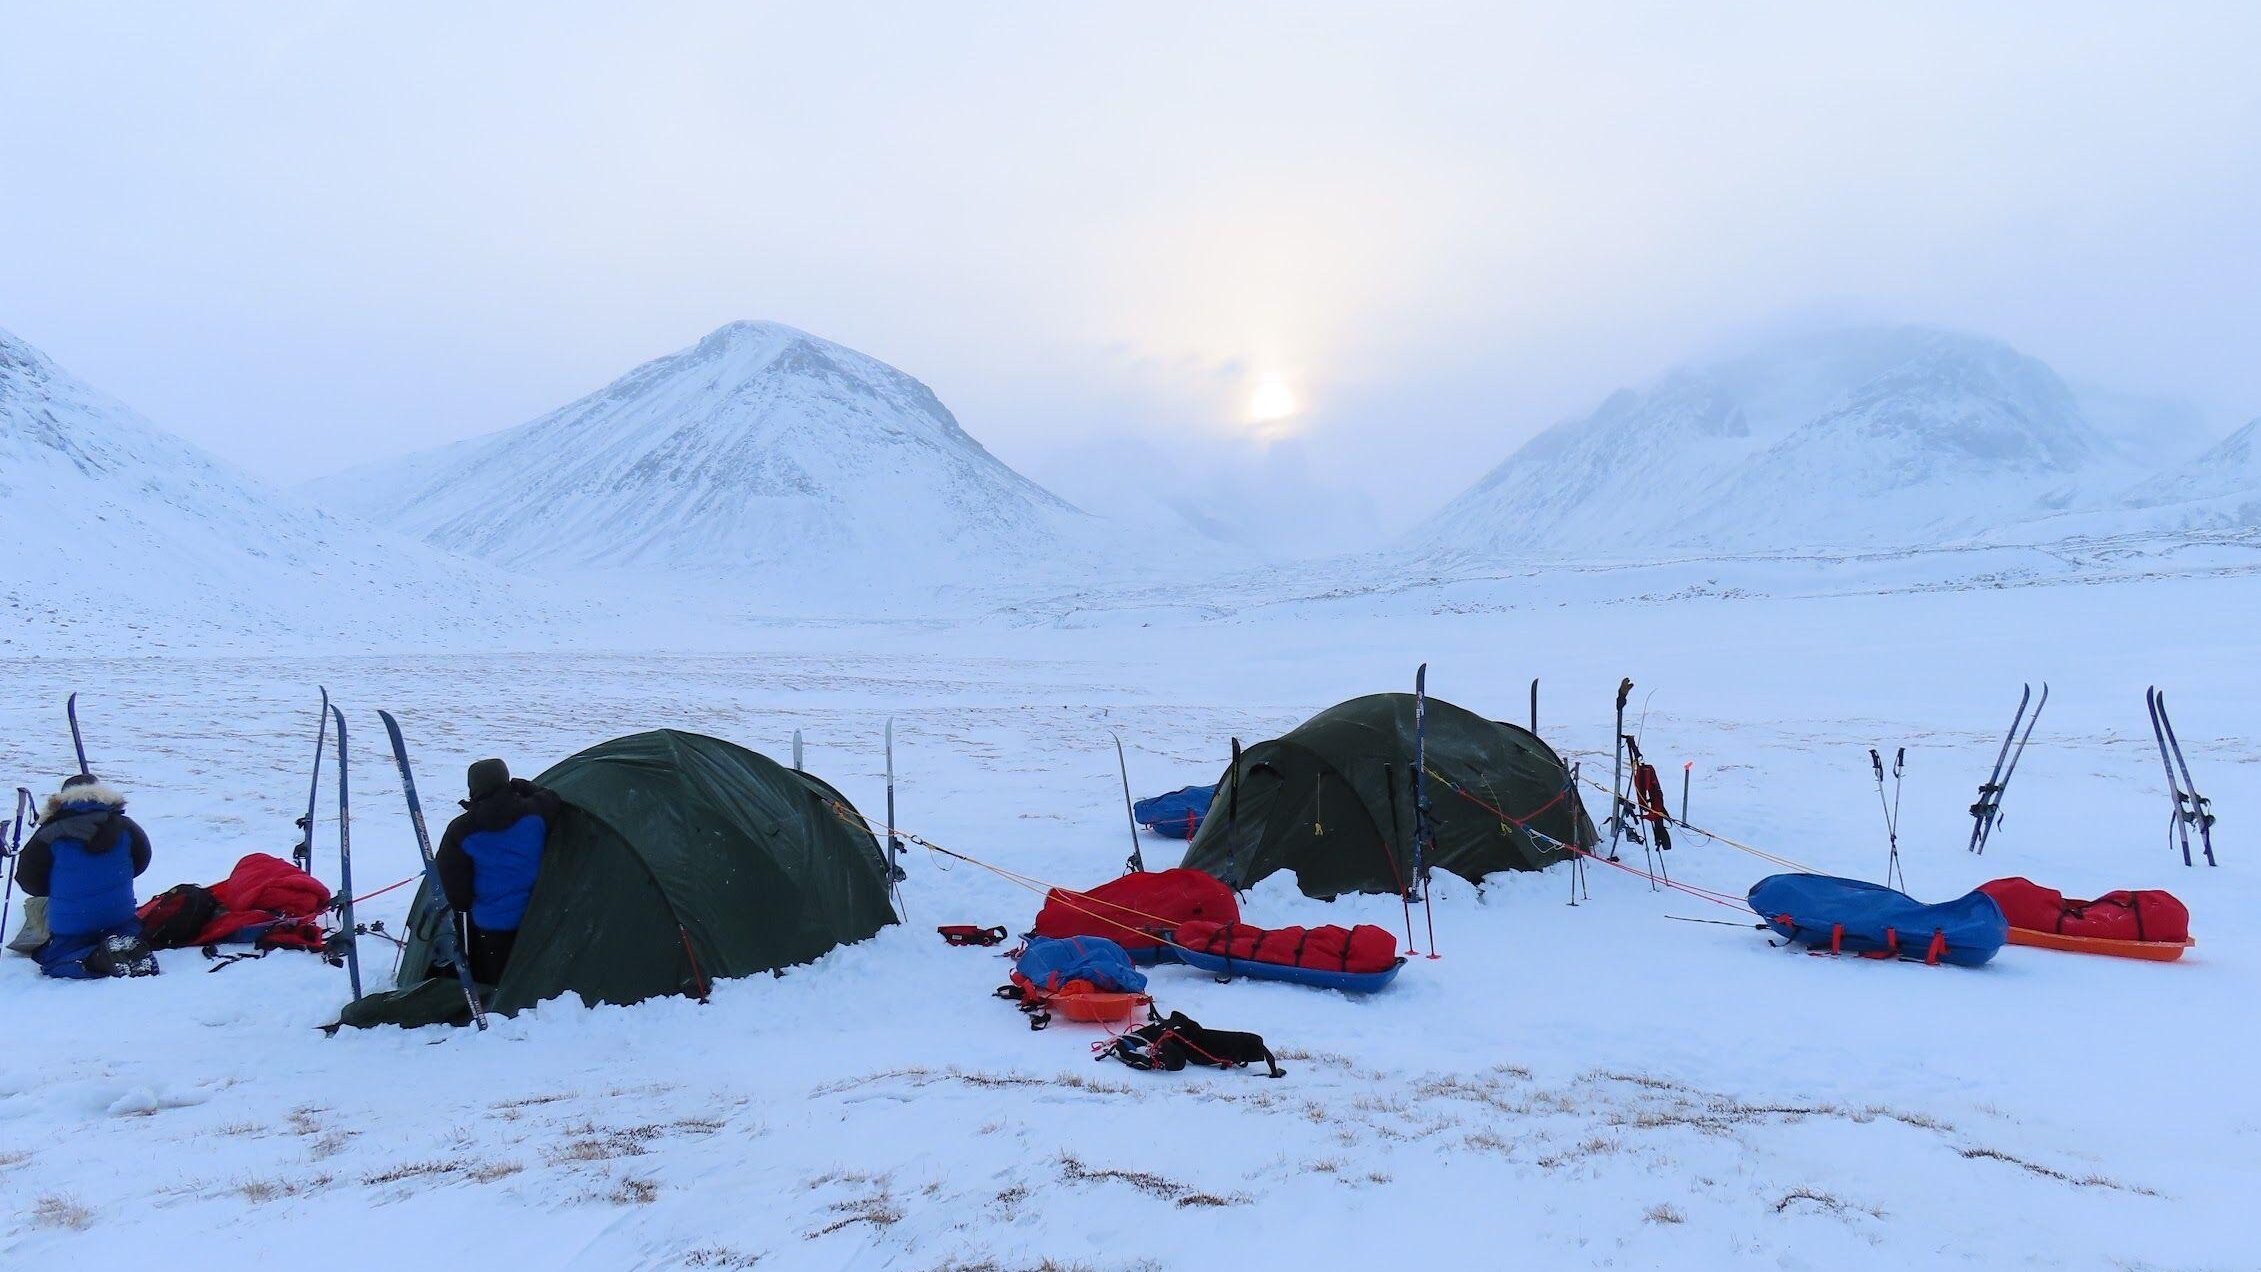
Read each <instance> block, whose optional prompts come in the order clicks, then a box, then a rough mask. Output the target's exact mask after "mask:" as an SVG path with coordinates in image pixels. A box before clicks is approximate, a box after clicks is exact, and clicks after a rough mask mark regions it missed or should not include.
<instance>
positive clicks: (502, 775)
mask: <svg viewBox="0 0 2261 1272" xmlns="http://www.w3.org/2000/svg"><path fill="white" fill-rule="evenodd" d="M469 784H470V788H471V798H473V799H482V798H484V797H486V796H489V795H492V794H494V793H495V792H496V791H499V790H501V789H502V788H503V787H505V786H508V785H510V766H509V765H508V764H505V763H503V762H502V761H501V760H481V761H479V762H478V763H476V764H474V765H472V766H471V773H470V780H469Z"/></svg>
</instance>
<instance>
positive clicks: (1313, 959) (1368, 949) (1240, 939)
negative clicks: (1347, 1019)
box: [1177, 923, 1397, 974]
mask: <svg viewBox="0 0 2261 1272" xmlns="http://www.w3.org/2000/svg"><path fill="white" fill-rule="evenodd" d="M1177 940H1178V944H1180V945H1182V946H1185V947H1186V948H1187V949H1190V950H1194V951H1196V952H1198V953H1202V954H1210V955H1215V956H1217V957H1219V958H1230V959H1232V960H1234V961H1236V962H1244V963H1272V964H1275V965H1277V966H1280V967H1308V968H1311V969H1313V970H1315V971H1323V972H1352V973H1358V974H1364V973H1369V972H1382V971H1387V970H1389V969H1390V968H1392V967H1395V966H1396V965H1397V937H1395V936H1393V935H1391V934H1390V931H1389V929H1387V928H1379V927H1375V926H1374V925H1372V924H1370V923H1361V924H1359V925H1358V926H1357V927H1354V928H1341V927H1336V926H1334V925H1332V924H1329V925H1327V926H1325V927H1315V928H1300V927H1288V928H1273V929H1270V930H1267V929H1264V928H1257V927H1250V926H1248V925H1247V924H1244V923H1187V924H1183V925H1181V926H1180V927H1179V928H1178V937H1177Z"/></svg>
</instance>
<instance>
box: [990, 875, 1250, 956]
mask: <svg viewBox="0 0 2261 1272" xmlns="http://www.w3.org/2000/svg"><path fill="white" fill-rule="evenodd" d="M1197 920H1206V921H1208V922H1210V923H1213V924H1214V923H1238V922H1240V903H1239V902H1238V901H1235V900H1234V899H1233V890H1232V889H1231V888H1228V887H1226V886H1225V885H1224V884H1222V883H1219V882H1217V881H1216V880H1215V879H1213V878H1211V877H1210V876H1208V875H1206V874H1203V873H1202V872H1201V871H1199V870H1187V869H1184V868H1182V867H1181V868H1177V869H1172V870H1155V871H1149V872H1146V873H1142V874H1128V875H1124V876H1123V877H1122V878H1120V879H1115V880H1111V881H1109V882H1107V883H1102V884H1100V885H1099V886H1098V887H1096V888H1092V889H1089V890H1087V891H1083V892H1071V891H1069V890H1067V889H1065V888H1054V889H1052V891H1050V892H1048V893H1046V894H1045V897H1044V908H1043V909H1041V910H1038V911H1037V912H1036V926H1035V929H1034V931H1035V933H1036V935H1038V936H1046V937H1052V938H1054V939H1065V938H1067V937H1071V936H1103V937H1105V938H1107V939H1108V940H1110V941H1113V942H1115V943H1116V944H1117V945H1120V946H1122V947H1123V948H1124V949H1126V950H1129V951H1130V952H1131V953H1132V954H1133V955H1137V954H1140V953H1150V952H1152V951H1154V950H1157V949H1159V948H1160V947H1161V945H1162V941H1161V940H1160V939H1159V938H1158V937H1156V936H1155V935H1154V934H1153V932H1154V929H1156V928H1160V929H1163V930H1165V931H1166V930H1168V929H1172V928H1176V927H1179V926H1181V925H1184V924H1186V923H1189V922H1193V921H1197ZM1149 961H1151V960H1149Z"/></svg>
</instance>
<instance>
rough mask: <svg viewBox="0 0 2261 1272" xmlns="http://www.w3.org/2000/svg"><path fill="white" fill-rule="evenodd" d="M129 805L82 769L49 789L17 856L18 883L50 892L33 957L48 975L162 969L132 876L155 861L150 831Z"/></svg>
mask: <svg viewBox="0 0 2261 1272" xmlns="http://www.w3.org/2000/svg"><path fill="white" fill-rule="evenodd" d="M125 809H126V797H125V796H123V795H121V794H119V793H118V792H117V790H116V789H115V788H113V787H111V786H109V785H107V784H105V783H104V782H102V781H101V780H100V779H98V778H96V777H95V776H94V775H93V774H91V773H81V774H79V775H78V776H76V777H73V778H71V779H69V780H68V781H66V782H64V783H63V789H61V790H59V791H57V792H55V793H54V794H53V795H50V796H48V797H47V803H46V806H45V808H44V809H43V812H42V820H41V821H40V824H39V830H38V831H37V832H36V833H35V834H33V835H32V837H31V840H30V842H28V843H26V844H25V845H24V847H23V852H22V854H21V855H20V856H19V857H18V858H17V859H16V886H18V887H20V888H22V889H23V890H24V893H25V894H26V895H27V896H34V897H45V898H47V931H48V937H47V943H46V944H44V945H42V946H40V947H39V949H38V950H37V951H35V952H34V953H33V957H34V958H37V959H38V960H39V970H41V971H43V972H45V973H47V974H48V975H49V976H56V977H61V978H63V979H65V980H95V979H99V978H102V977H106V976H147V975H151V974H153V973H155V972H156V970H157V959H156V956H155V955H153V954H151V953H150V952H149V947H148V946H146V945H144V944H142V942H141V921H140V920H139V919H137V918H135V917H134V908H135V907H134V895H133V881H134V880H135V879H137V878H139V877H140V876H141V872H142V871H144V870H147V869H149V836H148V835H147V834H145V833H143V831H142V829H141V827H139V826H137V825H135V824H134V820H133V819H132V818H131V817H128V816H126V812H125Z"/></svg>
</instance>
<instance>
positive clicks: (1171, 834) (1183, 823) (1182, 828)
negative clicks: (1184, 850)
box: [1131, 786, 1217, 839]
mask: <svg viewBox="0 0 2261 1272" xmlns="http://www.w3.org/2000/svg"><path fill="white" fill-rule="evenodd" d="M1216 797H1217V788H1216V787H1214V786H1181V787H1179V788H1178V789H1176V790H1174V791H1171V792H1170V793H1169V794H1167V795H1154V796H1150V797H1148V798H1146V799H1142V800H1140V801H1138V803H1136V804H1134V805H1132V807H1131V816H1132V817H1135V818H1137V819H1138V824H1139V825H1141V826H1144V827H1146V828H1147V829H1148V830H1151V831H1153V832H1154V833H1155V834H1157V835H1160V836H1162V837H1163V838H1165V839H1191V838H1193V832H1195V831H1197V830H1199V829H1201V819H1202V818H1203V817H1205V816H1207V815H1208V813H1209V802H1210V801H1211V800H1213V799H1215V798H1216Z"/></svg>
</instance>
